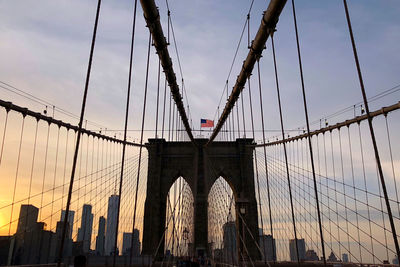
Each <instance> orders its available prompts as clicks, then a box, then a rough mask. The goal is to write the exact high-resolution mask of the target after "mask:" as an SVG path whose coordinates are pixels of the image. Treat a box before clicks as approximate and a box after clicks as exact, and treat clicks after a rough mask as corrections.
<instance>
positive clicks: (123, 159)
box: [113, 0, 160, 267]
mask: <svg viewBox="0 0 400 267" xmlns="http://www.w3.org/2000/svg"><path fill="white" fill-rule="evenodd" d="M136 8H137V0H135V4H134V7H133V20H132V37H131V49H130V58H129V74H128V90H127V95H126V109H125V127H124V143H123V144H122V161H121V174H120V179H119V194H118V195H119V200H118V208H117V222H116V225H115V239H114V257H113V267H115V259H116V256H117V241H118V226H119V214H120V209H121V200H122V197H121V195H122V182H123V177H124V167H125V151H126V134H127V129H128V119H129V103H130V101H129V100H130V96H131V80H132V65H133V50H134V49H133V48H134V43H135V27H136ZM158 78H160V67H158ZM158 81H160V79H158ZM158 85H160V83H158ZM158 88H159V87H158ZM157 117H158V94H157ZM156 137H157V120H156ZM134 234H135V231H132V240H133V236H134Z"/></svg>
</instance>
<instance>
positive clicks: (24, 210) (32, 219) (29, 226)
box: [17, 205, 39, 234]
mask: <svg viewBox="0 0 400 267" xmlns="http://www.w3.org/2000/svg"><path fill="white" fill-rule="evenodd" d="M38 214H39V209H38V208H36V207H35V206H33V205H21V208H20V210H19V218H18V226H17V234H21V233H24V232H30V231H33V230H35V229H36V224H37V218H38Z"/></svg>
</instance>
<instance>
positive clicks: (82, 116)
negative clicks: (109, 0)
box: [57, 0, 101, 267]
mask: <svg viewBox="0 0 400 267" xmlns="http://www.w3.org/2000/svg"><path fill="white" fill-rule="evenodd" d="M100 6H101V0H98V2H97V10H96V18H95V22H94V29H93V36H92V44H91V48H90V55H89V63H88V69H87V73H86V82H85V90H84V93H83V100H82V107H81V114H80V118H79V125H78V134H77V139H76V146H75V152H74V159H73V162H72V171H71V179H70V183H69V189H68V199H67V207H66V209H65V217H64V222H63V230H62V237H61V244H60V250H59V252H58V260H57V267H60V265H61V260H62V252H63V249H64V242H65V235H66V230H67V220H68V219H67V218H68V215H69V209H70V204H71V196H72V188H73V184H74V178H75V169H76V161H77V157H78V151H79V144H80V140H81V131H82V123H83V118H84V115H85V107H86V98H87V93H88V89H89V80H90V73H91V69H92V60H93V51H94V45H95V42H96V33H97V25H98V21H99V14H100Z"/></svg>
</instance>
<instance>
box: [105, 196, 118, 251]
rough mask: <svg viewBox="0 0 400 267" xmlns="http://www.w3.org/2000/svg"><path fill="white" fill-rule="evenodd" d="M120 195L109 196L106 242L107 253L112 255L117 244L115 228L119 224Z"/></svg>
mask: <svg viewBox="0 0 400 267" xmlns="http://www.w3.org/2000/svg"><path fill="white" fill-rule="evenodd" d="M118 202H119V196H118V195H111V196H110V197H109V198H108V210H107V229H106V243H105V255H107V256H108V255H112V254H113V253H114V249H115V248H114V246H115V245H114V244H115V230H116V229H115V228H116V226H117V219H118V217H117V216H118V213H117V212H118Z"/></svg>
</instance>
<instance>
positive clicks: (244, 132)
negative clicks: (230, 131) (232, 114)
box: [242, 91, 246, 138]
mask: <svg viewBox="0 0 400 267" xmlns="http://www.w3.org/2000/svg"><path fill="white" fill-rule="evenodd" d="M243 99H244V93H243V91H242V118H243V138H246V121H245V120H244V103H243V101H244V100H243Z"/></svg>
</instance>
